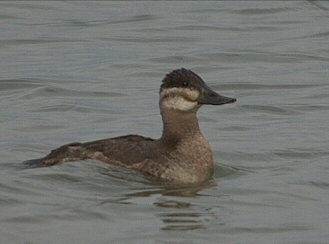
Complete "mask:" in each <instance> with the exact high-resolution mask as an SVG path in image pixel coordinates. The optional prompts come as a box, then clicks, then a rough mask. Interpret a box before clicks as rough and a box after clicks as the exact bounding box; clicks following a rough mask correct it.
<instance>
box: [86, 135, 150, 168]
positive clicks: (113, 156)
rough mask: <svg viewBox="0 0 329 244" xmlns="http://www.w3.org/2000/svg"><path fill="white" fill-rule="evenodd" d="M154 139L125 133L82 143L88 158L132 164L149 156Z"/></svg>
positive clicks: (124, 164)
mask: <svg viewBox="0 0 329 244" xmlns="http://www.w3.org/2000/svg"><path fill="white" fill-rule="evenodd" d="M153 142H154V139H152V138H148V137H143V136H139V135H127V136H120V137H114V138H110V139H104V140H99V141H93V142H86V143H83V144H82V145H81V146H82V147H83V148H84V150H85V151H86V152H87V153H88V154H89V155H88V158H93V159H98V160H101V161H103V162H106V163H111V164H117V165H122V166H125V167H129V166H132V165H134V164H136V163H140V162H143V161H145V160H147V159H149V158H150V157H151V151H152V148H153V146H152V145H153Z"/></svg>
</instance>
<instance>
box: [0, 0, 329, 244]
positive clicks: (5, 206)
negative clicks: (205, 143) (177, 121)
mask: <svg viewBox="0 0 329 244" xmlns="http://www.w3.org/2000/svg"><path fill="white" fill-rule="evenodd" d="M0 9H1V10H0V11H1V12H0V13H1V15H0V21H1V22H0V23H1V25H0V28H1V37H0V40H1V42H0V43H1V46H0V66H1V74H0V92H1V97H0V98H1V101H0V104H1V106H0V109H1V110H0V115H1V116H0V123H1V129H0V130H1V131H0V132H1V140H0V143H1V144H0V145H1V147H0V148H1V149H0V155H1V162H0V165H1V167H0V187H1V191H0V206H1V208H0V209H1V211H0V242H1V243H72V242H74V243H223V242H224V243H328V240H329V234H328V233H329V232H328V225H329V220H328V219H329V194H328V189H329V180H328V179H329V174H328V173H329V166H328V158H329V157H328V156H329V153H328V146H329V143H328V138H329V132H328V125H329V124H328V121H329V120H328V119H329V113H328V111H329V102H328V96H329V82H328V78H329V75H328V70H329V41H328V40H329V38H328V37H329V25H328V19H329V3H328V2H325V1H287V2H280V1H278V2H268V1H264V2H259V1H256V2H251V1H245V2H242V1H231V2H221V1H220V2H189V3H186V2H182V3H179V2H139V3H135V2H85V1H84V2H76V1H73V2H57V1H56V2H49V1H44V2H1V3H0ZM180 67H186V68H189V69H192V70H193V71H195V72H196V73H198V74H199V75H200V76H201V77H203V78H204V80H205V81H206V82H207V83H208V85H209V86H210V87H212V88H213V89H214V90H216V91H218V92H219V93H220V94H222V95H226V96H232V97H236V98H237V99H238V101H237V103H235V104H230V105H225V106H221V107H212V106H208V107H206V106H205V107H203V108H201V109H200V111H199V113H198V116H199V120H200V126H201V129H202V131H203V133H204V134H205V136H206V137H207V138H208V140H209V141H210V144H211V146H212V149H213V153H214V159H215V174H214V176H213V179H212V180H210V181H209V182H206V183H204V184H201V185H196V186H177V185H165V184H161V183H157V182H154V181H153V180H151V179H149V178H146V177H144V176H142V175H140V174H137V173H135V172H131V171H128V170H124V169H121V168H117V167H110V166H108V165H105V164H102V163H98V162H93V161H86V162H79V163H77V162H75V163H68V164H65V165H59V166H55V167H50V168H41V169H27V170H21V169H17V168H15V167H11V166H13V165H16V164H17V163H18V162H21V161H24V160H27V159H32V158H38V157H42V156H44V155H45V154H47V153H48V152H49V151H50V150H51V149H54V148H56V147H58V146H59V145H62V144H65V143H68V142H73V141H82V142H83V141H91V140H96V139H101V138H107V137H114V136H118V135H124V134H129V133H138V134H142V135H146V136H150V137H154V138H157V137H159V136H160V135H161V129H162V124H161V117H160V115H159V109H158V88H159V85H160V81H161V79H162V78H163V77H164V75H165V74H166V73H168V72H169V71H171V70H173V69H176V68H180ZM8 165H9V166H8Z"/></svg>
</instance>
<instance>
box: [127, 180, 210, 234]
mask: <svg viewBox="0 0 329 244" xmlns="http://www.w3.org/2000/svg"><path fill="white" fill-rule="evenodd" d="M153 183H154V182H153ZM157 184H158V189H156V190H154V189H147V190H143V191H137V192H134V193H132V194H127V195H126V196H127V199H126V200H128V201H129V200H132V198H136V197H152V196H154V195H159V196H160V197H156V198H155V200H154V201H153V205H155V206H157V207H158V208H159V209H158V211H157V214H156V216H157V217H159V218H160V219H161V221H162V222H163V223H164V224H165V226H164V227H162V228H161V229H162V230H194V229H204V228H206V225H205V224H206V218H207V216H208V215H209V211H211V209H209V208H207V209H203V208H200V207H198V206H195V205H194V204H193V203H191V202H192V200H193V199H194V197H196V196H198V195H199V194H198V192H199V191H201V190H204V189H207V188H211V187H214V186H217V184H216V183H215V182H214V181H206V182H202V183H200V184H193V185H177V184H173V183H168V182H163V184H162V185H160V184H159V182H157ZM184 200H185V201H184ZM205 211H206V212H205Z"/></svg>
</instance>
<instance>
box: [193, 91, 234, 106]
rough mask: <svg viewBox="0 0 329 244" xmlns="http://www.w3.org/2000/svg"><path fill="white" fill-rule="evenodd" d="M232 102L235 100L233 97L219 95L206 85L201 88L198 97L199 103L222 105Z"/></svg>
mask: <svg viewBox="0 0 329 244" xmlns="http://www.w3.org/2000/svg"><path fill="white" fill-rule="evenodd" d="M234 102H236V99H235V98H232V97H225V96H221V95H219V94H218V93H217V92H214V91H213V90H211V89H210V88H209V87H208V86H205V87H203V88H202V93H201V95H200V97H199V98H198V103H199V104H211V105H222V104H227V103H234Z"/></svg>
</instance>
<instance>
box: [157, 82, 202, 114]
mask: <svg viewBox="0 0 329 244" xmlns="http://www.w3.org/2000/svg"><path fill="white" fill-rule="evenodd" d="M198 97H199V92H198V91H197V90H190V89H184V88H176V87H174V88H169V89H165V90H163V91H162V92H161V93H160V101H161V104H160V105H161V107H162V108H166V109H174V110H180V111H189V110H191V109H194V108H195V107H197V106H198V102H197V101H196V100H197V98H198Z"/></svg>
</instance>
